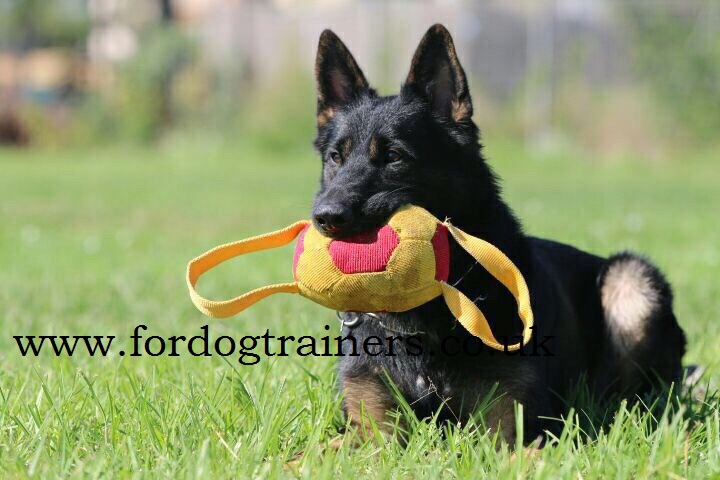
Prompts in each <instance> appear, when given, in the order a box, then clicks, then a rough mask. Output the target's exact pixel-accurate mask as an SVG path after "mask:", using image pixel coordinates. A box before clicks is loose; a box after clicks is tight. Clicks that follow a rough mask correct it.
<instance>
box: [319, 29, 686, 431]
mask: <svg viewBox="0 0 720 480" xmlns="http://www.w3.org/2000/svg"><path fill="white" fill-rule="evenodd" d="M316 78H317V91H318V110H317V120H318V135H317V139H316V141H315V145H316V147H317V149H318V151H319V152H320V154H321V156H322V163H323V170H322V178H321V185H320V189H319V191H318V193H317V195H316V198H315V203H314V206H313V219H314V221H315V224H316V226H317V227H318V228H319V229H321V230H323V231H324V232H325V233H326V234H327V235H329V236H333V237H342V236H347V235H351V234H355V233H361V232H365V231H367V230H370V229H373V228H377V227H378V226H380V225H382V224H383V223H384V222H385V221H386V220H387V219H388V217H389V216H390V215H391V214H392V212H394V211H395V210H396V209H397V208H398V207H400V206H401V205H404V204H408V203H411V204H415V205H419V206H422V207H424V208H426V209H427V210H429V211H430V212H431V213H432V214H434V215H435V216H436V217H438V218H440V219H444V218H450V219H451V220H452V222H453V224H455V225H457V226H458V227H460V228H462V229H463V230H464V231H466V232H467V233H469V234H471V235H474V236H477V237H480V238H483V239H485V240H487V241H489V242H491V243H492V244H494V245H496V246H497V247H498V248H500V249H501V250H502V251H503V252H504V253H505V254H506V255H507V256H509V257H510V258H511V259H512V261H513V262H514V263H515V264H516V265H517V266H518V267H519V269H520V270H521V271H522V273H523V275H524V276H525V278H526V280H527V283H528V286H529V288H530V292H531V302H532V306H533V311H534V314H535V322H536V326H535V330H534V334H533V335H534V337H535V338H534V341H535V342H536V343H541V341H542V339H544V338H545V337H546V336H551V337H553V338H552V339H551V340H548V341H547V342H545V344H544V345H545V346H546V347H547V350H548V351H549V352H551V353H552V354H553V356H546V355H545V353H546V352H545V350H543V349H539V350H538V352H537V353H538V355H536V356H532V355H530V354H531V353H532V351H531V350H532V349H531V348H526V352H525V353H526V354H525V355H513V356H511V355H506V354H503V353H497V354H495V355H492V356H491V355H489V352H488V350H489V349H485V352H484V354H483V355H480V356H477V357H473V356H467V355H464V354H459V355H456V356H450V355H445V354H443V353H442V351H441V345H440V342H441V340H442V339H443V338H445V337H447V336H449V335H454V336H457V337H459V338H460V339H461V341H462V339H464V338H466V337H467V336H468V335H469V334H468V333H467V332H465V331H464V329H463V328H462V326H460V325H458V323H457V322H456V320H455V319H454V318H453V317H452V315H451V314H450V312H449V311H448V309H447V307H446V306H445V304H444V302H443V301H442V299H437V300H435V301H432V302H430V303H428V304H425V305H423V306H421V307H419V308H416V309H414V310H411V311H409V312H404V313H379V314H377V315H376V316H367V315H361V316H360V320H361V321H360V322H358V323H356V324H355V325H353V326H352V327H350V326H346V327H345V328H344V333H345V334H351V333H352V334H353V335H354V336H355V337H356V338H357V339H358V340H359V342H362V340H363V338H366V337H368V336H378V337H381V338H384V337H388V336H397V335H403V334H404V335H405V336H407V335H410V334H413V333H414V334H417V335H418V336H419V337H420V339H421V340H422V347H423V354H422V355H420V356H414V355H410V354H407V353H405V352H404V351H403V349H396V351H395V352H394V353H396V354H397V355H396V356H387V355H378V356H371V355H361V356H359V357H353V356H345V357H343V358H342V359H341V362H340V382H341V387H342V388H343V391H344V395H345V397H344V407H345V411H346V414H347V415H348V416H349V417H350V418H351V420H352V421H353V422H355V423H357V424H359V425H363V424H364V423H363V420H362V418H364V415H367V416H371V417H373V418H374V419H375V420H376V421H378V422H380V423H382V421H383V420H384V419H385V412H386V411H387V410H389V409H392V408H393V407H394V402H393V397H392V395H390V393H389V392H388V389H387V384H386V382H384V381H383V376H384V375H386V374H387V375H388V376H389V378H390V379H391V380H392V382H393V383H395V384H396V385H397V387H398V389H399V391H400V392H401V393H402V394H403V396H404V397H405V398H406V400H407V401H408V403H409V404H410V405H411V406H412V408H413V410H414V411H415V413H416V414H417V415H418V416H419V417H429V416H432V415H433V414H435V413H436V412H438V411H440V416H439V420H440V421H455V422H464V421H466V420H467V419H468V417H469V416H470V415H472V413H473V410H474V409H475V407H476V404H477V402H478V401H479V400H480V399H481V398H484V397H485V396H486V395H487V394H488V392H490V391H491V390H492V389H493V388H497V390H496V391H497V393H498V394H502V396H501V398H500V401H499V402H498V403H497V404H495V406H494V407H492V408H491V409H490V410H489V412H487V415H486V418H485V420H486V422H487V424H488V426H489V427H493V428H494V427H498V426H499V427H500V430H501V432H502V434H503V436H504V437H505V438H506V439H508V440H512V439H513V438H514V426H515V422H514V419H513V401H517V402H519V403H522V404H523V405H524V412H525V419H524V420H525V431H526V433H527V434H528V435H527V437H526V438H532V437H533V436H534V435H535V434H536V433H538V432H540V431H541V430H542V429H543V428H544V426H543V424H542V423H541V422H540V421H539V420H538V416H550V417H558V416H560V415H561V414H562V413H564V408H565V407H564V405H563V403H562V402H561V400H560V398H561V397H562V395H563V393H564V392H567V391H568V388H570V387H571V386H572V385H573V384H574V383H575V382H576V381H577V380H578V379H579V378H580V377H581V376H583V375H585V376H586V378H587V379H588V382H589V384H590V386H592V387H593V389H594V391H595V392H596V393H598V394H600V395H602V394H605V393H609V392H619V393H623V394H625V395H632V394H636V393H639V392H642V391H646V390H648V389H649V388H651V387H653V386H654V385H656V380H658V381H661V382H671V381H674V380H677V379H678V378H679V376H680V375H681V358H682V355H683V353H684V350H685V338H684V334H683V332H682V330H681V329H680V327H679V326H678V324H677V321H676V319H675V316H674V314H673V311H672V293H671V290H670V287H669V285H668V283H667V282H666V281H665V279H664V278H663V276H662V274H661V273H660V272H659V271H658V269H657V268H656V267H654V266H653V265H651V264H650V263H649V262H648V261H647V260H645V259H644V258H642V257H639V256H636V255H633V254H630V253H625V254H620V255H616V256H613V257H610V258H601V257H598V256H595V255H592V254H589V253H585V252H582V251H580V250H577V249H575V248H573V247H571V246H567V245H563V244H561V243H556V242H553V241H549V240H543V239H539V238H534V237H530V236H527V235H526V234H525V233H524V232H523V230H522V228H521V226H520V223H519V222H518V220H517V218H516V217H515V216H514V215H513V212H512V211H511V210H510V208H509V207H508V206H507V204H506V203H505V202H504V201H503V199H502V197H501V193H500V189H499V186H498V180H497V177H496V176H495V174H494V173H493V171H492V170H491V169H490V167H489V166H488V165H487V163H486V162H485V160H484V159H483V156H482V153H481V147H480V144H479V132H478V128H477V126H476V125H475V123H473V121H472V118H471V117H472V103H471V99H470V94H469V90H468V85H467V80H466V77H465V73H464V71H463V69H462V67H461V65H460V62H459V60H458V57H457V54H456V52H455V47H454V45H453V41H452V38H451V36H450V34H449V32H448V31H447V30H446V29H445V28H444V27H443V26H442V25H435V26H433V27H432V28H430V30H428V32H427V33H426V35H425V36H424V37H423V39H422V41H421V43H420V45H419V47H418V49H417V51H416V53H415V56H414V58H413V61H412V64H411V68H410V73H409V75H408V78H407V80H406V82H405V84H404V85H403V87H402V89H401V91H400V93H399V94H398V95H393V96H386V97H381V96H378V95H377V94H376V92H375V91H374V90H373V89H372V88H370V86H369V85H368V82H367V81H366V79H365V77H364V75H363V73H362V71H361V70H360V68H359V67H358V65H357V63H356V62H355V60H354V58H353V57H352V55H351V54H350V52H349V51H348V49H347V48H346V47H345V45H344V44H343V43H342V42H341V41H340V39H339V38H338V37H337V36H336V35H335V34H334V33H332V32H331V31H329V30H326V31H324V32H323V33H322V36H321V37H320V44H319V48H318V55H317V63H316ZM451 259H452V263H451V268H450V279H449V282H450V283H451V284H456V283H457V286H458V288H459V289H461V290H462V291H463V293H465V294H466V295H467V296H468V297H469V298H472V299H476V300H475V301H476V302H477V303H478V305H479V306H480V307H481V308H482V310H483V312H485V314H486V315H487V317H488V320H489V322H490V324H491V327H492V329H493V332H494V333H495V336H496V337H497V338H502V337H503V336H505V337H511V336H513V335H519V334H520V333H521V331H522V324H521V323H520V321H519V319H518V316H517V306H516V304H515V300H514V299H513V297H512V296H511V295H510V294H509V293H508V292H507V291H506V290H505V288H504V287H502V286H501V285H500V284H499V283H498V282H497V281H496V280H495V279H494V278H493V277H491V276H490V275H489V274H488V273H487V272H486V271H485V270H484V269H483V268H482V267H481V266H479V265H478V264H476V263H475V262H474V260H473V259H472V258H471V257H470V256H469V255H467V254H466V253H465V252H464V251H463V250H462V249H461V248H459V247H458V246H457V245H453V246H451ZM353 315H354V314H344V318H345V319H346V320H350V319H353V320H354V319H355V317H354V316H353ZM347 323H349V324H352V323H353V322H350V321H348V322H347ZM399 332H400V333H399ZM510 343H514V341H511V342H510ZM431 352H432V353H431ZM361 410H362V411H363V413H361Z"/></svg>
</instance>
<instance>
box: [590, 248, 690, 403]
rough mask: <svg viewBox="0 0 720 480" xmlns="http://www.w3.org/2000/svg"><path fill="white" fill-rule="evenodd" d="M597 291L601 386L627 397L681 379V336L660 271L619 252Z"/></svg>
mask: <svg viewBox="0 0 720 480" xmlns="http://www.w3.org/2000/svg"><path fill="white" fill-rule="evenodd" d="M598 288H599V294H600V301H601V304H602V308H603V315H604V318H605V327H606V330H605V331H606V338H605V339H604V350H605V352H604V353H605V355H603V356H602V358H604V362H605V364H603V365H600V366H598V374H599V375H598V378H600V379H601V382H602V383H604V384H605V385H602V387H604V388H605V389H610V390H613V391H619V392H622V393H625V394H631V393H641V392H643V391H647V390H648V389H650V388H657V387H662V386H666V385H668V384H670V383H671V382H674V381H677V380H679V379H680V377H681V375H682V357H683V354H684V353H685V334H684V333H683V331H682V329H681V328H680V326H679V325H678V322H677V319H676V318H675V314H674V313H673V294H672V289H671V288H670V285H669V283H668V282H667V280H666V279H665V277H664V276H663V274H662V273H661V272H660V270H659V269H658V268H657V267H656V266H654V265H653V264H652V263H650V261H649V260H647V259H646V258H644V257H642V256H639V255H636V254H634V253H631V252H623V253H619V254H617V255H613V256H611V257H610V258H608V259H607V261H606V262H605V265H604V266H603V268H602V270H601V271H600V274H599V276H598Z"/></svg>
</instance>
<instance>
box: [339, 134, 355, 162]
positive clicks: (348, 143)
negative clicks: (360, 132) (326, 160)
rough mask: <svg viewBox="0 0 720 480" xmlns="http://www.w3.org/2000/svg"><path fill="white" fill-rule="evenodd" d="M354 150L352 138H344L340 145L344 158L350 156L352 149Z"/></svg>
mask: <svg viewBox="0 0 720 480" xmlns="http://www.w3.org/2000/svg"><path fill="white" fill-rule="evenodd" d="M351 150H352V139H351V138H349V137H348V138H346V139H345V140H343V142H342V144H341V145H340V154H341V155H342V158H348V157H349V156H350V151H351Z"/></svg>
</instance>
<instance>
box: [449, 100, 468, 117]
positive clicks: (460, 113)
mask: <svg viewBox="0 0 720 480" xmlns="http://www.w3.org/2000/svg"><path fill="white" fill-rule="evenodd" d="M471 116H472V107H471V106H470V105H469V104H468V102H465V101H458V100H453V102H452V118H453V120H454V121H456V122H463V121H465V120H469V119H470V117H471Z"/></svg>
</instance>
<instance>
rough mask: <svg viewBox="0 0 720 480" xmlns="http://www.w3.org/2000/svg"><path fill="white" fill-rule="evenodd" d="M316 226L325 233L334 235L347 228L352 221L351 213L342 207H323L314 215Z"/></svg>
mask: <svg viewBox="0 0 720 480" xmlns="http://www.w3.org/2000/svg"><path fill="white" fill-rule="evenodd" d="M313 217H314V219H315V224H316V225H317V226H318V228H320V229H321V230H322V231H323V232H325V233H327V234H330V235H334V234H338V233H340V232H341V231H342V230H343V229H344V228H345V227H347V225H348V223H349V221H350V212H349V211H348V210H347V209H345V208H343V207H341V206H340V205H323V206H321V207H319V208H318V209H317V210H316V211H315V213H314V214H313Z"/></svg>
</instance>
